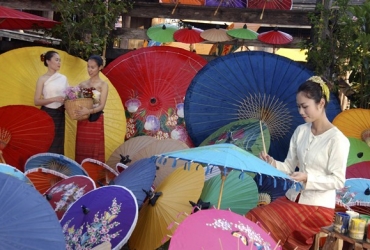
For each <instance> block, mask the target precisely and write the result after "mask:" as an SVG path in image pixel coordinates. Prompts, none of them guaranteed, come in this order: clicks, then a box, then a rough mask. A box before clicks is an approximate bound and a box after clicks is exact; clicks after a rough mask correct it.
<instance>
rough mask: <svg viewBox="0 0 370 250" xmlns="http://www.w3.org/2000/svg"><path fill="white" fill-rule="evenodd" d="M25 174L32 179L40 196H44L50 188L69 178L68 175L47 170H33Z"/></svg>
mask: <svg viewBox="0 0 370 250" xmlns="http://www.w3.org/2000/svg"><path fill="white" fill-rule="evenodd" d="M24 174H25V175H26V177H27V178H28V179H30V181H31V182H32V184H33V186H34V187H35V188H36V189H37V190H38V191H39V192H40V194H44V193H45V192H46V191H47V190H48V189H49V188H50V187H52V186H53V185H55V184H56V183H58V182H59V181H61V180H63V179H67V178H68V176H67V175H64V174H62V173H60V172H58V171H56V170H51V169H47V168H32V169H30V170H27V171H26V172H24Z"/></svg>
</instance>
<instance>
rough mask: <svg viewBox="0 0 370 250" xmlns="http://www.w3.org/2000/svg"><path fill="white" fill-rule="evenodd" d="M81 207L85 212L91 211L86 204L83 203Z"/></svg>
mask: <svg viewBox="0 0 370 250" xmlns="http://www.w3.org/2000/svg"><path fill="white" fill-rule="evenodd" d="M81 208H82V212H83V213H84V214H88V213H89V212H90V209H88V208H87V207H86V206H85V205H82V206H81Z"/></svg>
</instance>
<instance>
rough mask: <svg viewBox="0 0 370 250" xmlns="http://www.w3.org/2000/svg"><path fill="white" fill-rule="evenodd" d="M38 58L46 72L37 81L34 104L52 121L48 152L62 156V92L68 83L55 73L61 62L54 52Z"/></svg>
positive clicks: (63, 116)
mask: <svg viewBox="0 0 370 250" xmlns="http://www.w3.org/2000/svg"><path fill="white" fill-rule="evenodd" d="M40 57H41V61H43V62H44V65H45V66H46V67H47V68H48V70H47V72H46V73H45V74H43V75H42V76H40V77H39V79H38V80H37V83H36V90H35V96H34V103H35V105H36V106H41V110H44V111H45V112H46V113H48V114H49V115H50V117H51V118H52V119H53V121H54V126H55V135H54V140H53V143H52V144H51V146H50V148H49V152H52V153H57V154H64V133H65V114H64V100H65V93H64V91H65V90H66V88H67V87H68V81H67V77H66V76H64V75H62V74H60V73H58V72H57V71H58V70H59V69H60V65H61V60H60V56H59V54H58V53H57V52H56V51H52V50H51V51H48V52H46V53H45V54H42V55H41V56H40Z"/></svg>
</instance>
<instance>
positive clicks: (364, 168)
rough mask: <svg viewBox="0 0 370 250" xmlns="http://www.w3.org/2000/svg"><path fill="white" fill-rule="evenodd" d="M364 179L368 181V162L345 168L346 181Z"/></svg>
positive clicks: (369, 171) (369, 177) (369, 164)
mask: <svg viewBox="0 0 370 250" xmlns="http://www.w3.org/2000/svg"><path fill="white" fill-rule="evenodd" d="M351 178H365V179H370V161H362V162H358V163H355V164H352V165H350V166H348V167H347V168H346V179H351Z"/></svg>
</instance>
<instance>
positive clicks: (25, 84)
mask: <svg viewBox="0 0 370 250" xmlns="http://www.w3.org/2000/svg"><path fill="white" fill-rule="evenodd" d="M48 50H51V48H49V47H40V46H35V47H24V48H20V49H13V50H10V51H8V52H5V53H3V54H1V55H0V65H7V67H2V68H0V76H1V83H2V84H1V85H0V106H5V105H14V104H17V105H18V104H23V105H24V104H25V105H30V106H34V100H33V98H34V93H35V87H36V82H37V79H38V77H40V76H41V75H43V74H45V72H46V70H47V68H46V67H45V66H44V64H43V62H41V61H40V55H41V54H43V53H45V52H47V51H48ZM52 50H54V51H56V52H58V54H59V55H60V58H61V61H62V66H61V68H60V71H59V73H61V74H64V75H65V76H66V77H67V78H68V82H69V84H70V85H71V86H75V85H77V84H79V83H80V82H82V81H85V80H86V79H89V77H90V76H89V74H88V72H87V70H86V61H84V60H82V59H81V58H79V57H75V56H72V55H69V54H68V53H66V52H65V51H62V50H57V49H54V48H53V49H52ZM100 77H101V79H103V80H104V81H106V82H107V83H108V86H109V94H108V99H107V103H106V105H105V108H104V141H105V155H106V158H108V156H109V155H111V153H112V152H113V151H114V150H115V149H116V148H117V147H118V146H119V145H121V144H122V142H123V141H124V137H123V136H122V135H124V134H125V133H126V117H125V116H124V115H122V114H123V113H124V108H123V105H122V102H121V99H120V97H119V95H118V93H117V90H116V89H115V87H114V86H112V84H111V83H110V82H109V80H108V79H107V78H106V77H105V76H104V75H103V74H100ZM9 86H12V87H11V88H9ZM38 108H39V107H38ZM24 117H26V116H24ZM20 118H21V116H17V119H20ZM1 120H2V119H1ZM35 121H37V119H35ZM75 145H76V122H75V121H73V120H71V119H70V118H69V117H68V116H67V117H66V131H65V146H64V147H65V148H64V152H65V156H67V157H69V158H71V159H74V157H75ZM46 151H47V150H43V151H39V152H37V153H40V152H46ZM34 154H35V153H34ZM11 165H13V166H15V165H14V164H11ZM15 167H16V166H15Z"/></svg>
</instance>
